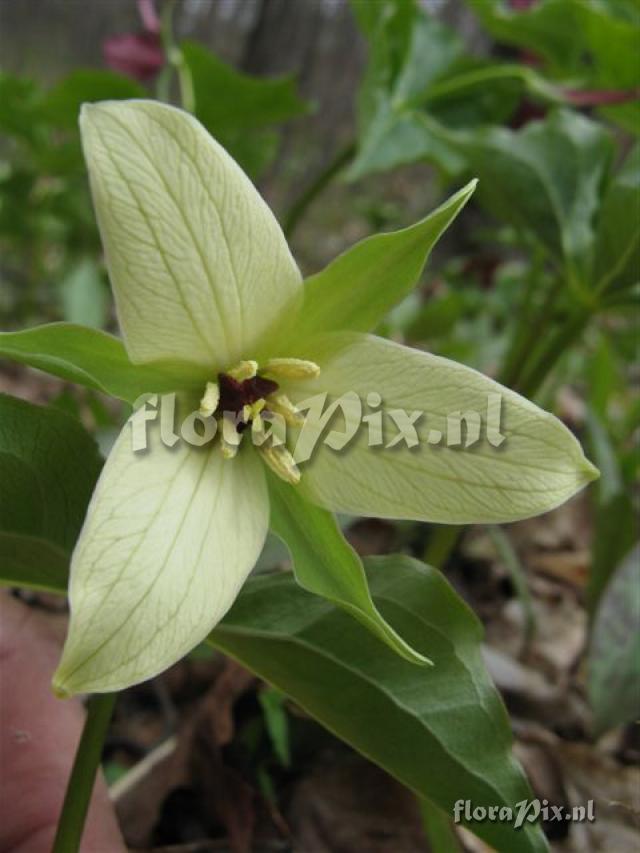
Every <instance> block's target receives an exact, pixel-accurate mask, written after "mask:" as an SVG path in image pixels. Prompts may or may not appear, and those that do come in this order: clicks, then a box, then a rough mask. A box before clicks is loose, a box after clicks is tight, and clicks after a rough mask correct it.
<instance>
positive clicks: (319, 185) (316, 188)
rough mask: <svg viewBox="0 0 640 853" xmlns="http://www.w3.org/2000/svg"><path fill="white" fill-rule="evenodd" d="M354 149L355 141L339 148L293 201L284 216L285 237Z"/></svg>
mask: <svg viewBox="0 0 640 853" xmlns="http://www.w3.org/2000/svg"><path fill="white" fill-rule="evenodd" d="M355 150H356V144H355V142H350V143H349V144H348V145H345V147H344V148H341V149H340V150H339V151H338V153H337V154H336V156H335V157H334V158H333V160H331V162H330V163H329V164H328V165H327V166H326V168H324V169H323V170H322V172H320V174H319V175H318V177H317V178H316V179H315V181H314V182H313V183H312V184H310V185H309V186H308V187H307V189H306V190H305V191H304V192H303V193H302V195H301V196H299V198H298V199H297V200H296V201H294V203H293V204H292V206H291V208H290V209H289V212H288V213H287V214H286V216H285V217H284V225H283V231H284V233H285V237H287V238H290V237H291V235H292V234H293V232H294V230H295V228H296V226H297V224H298V222H299V221H300V219H301V218H302V216H303V215H304V214H305V213H306V211H307V208H308V207H309V206H310V205H311V204H312V202H314V201H315V199H316V198H317V197H318V196H319V195H320V193H321V192H322V191H323V190H324V188H325V187H326V186H327V184H329V183H330V182H331V181H332V180H333V178H334V177H335V176H336V175H337V174H338V173H339V172H341V171H342V169H343V168H344V167H345V166H346V165H347V163H348V162H349V160H351V158H352V157H353V155H354V153H355Z"/></svg>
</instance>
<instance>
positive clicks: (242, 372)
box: [227, 361, 258, 382]
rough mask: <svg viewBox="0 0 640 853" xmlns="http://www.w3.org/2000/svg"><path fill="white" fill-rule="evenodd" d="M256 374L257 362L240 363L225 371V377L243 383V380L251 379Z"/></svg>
mask: <svg viewBox="0 0 640 853" xmlns="http://www.w3.org/2000/svg"><path fill="white" fill-rule="evenodd" d="M257 372H258V362H257V361H241V362H240V363H239V364H236V366H235V367H234V368H232V369H231V370H228V371H227V376H231V378H232V379H235V380H236V382H244V380H245V379H253V377H254V376H255V375H256V374H257Z"/></svg>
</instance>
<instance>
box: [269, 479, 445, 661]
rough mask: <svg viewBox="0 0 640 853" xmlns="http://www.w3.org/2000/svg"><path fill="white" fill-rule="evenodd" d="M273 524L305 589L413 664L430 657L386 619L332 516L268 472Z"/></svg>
mask: <svg viewBox="0 0 640 853" xmlns="http://www.w3.org/2000/svg"><path fill="white" fill-rule="evenodd" d="M269 496H270V500H271V522H270V525H271V529H272V530H273V531H274V532H275V533H276V534H277V535H278V536H279V537H280V538H281V539H282V541H283V542H285V544H286V545H287V547H288V548H289V551H290V553H291V556H292V558H293V569H294V573H295V577H296V580H297V581H298V583H299V584H300V585H301V586H302V587H304V588H305V589H306V590H308V591H309V592H313V593H315V594H316V595H320V596H322V598H326V599H328V600H329V601H331V602H333V603H334V604H337V605H338V606H339V607H342V608H343V609H344V610H346V611H347V613H350V614H351V615H352V616H354V617H355V618H356V619H358V620H359V621H360V622H361V623H362V624H363V625H364V626H365V627H366V628H367V629H368V630H369V631H372V632H373V633H374V634H375V635H376V636H378V637H379V638H380V639H381V640H382V641H383V642H384V643H386V644H387V645H388V646H389V648H391V649H393V650H394V652H395V653H396V654H399V655H402V657H404V658H406V659H407V660H409V661H411V662H412V663H414V664H426V663H430V661H429V659H428V658H425V657H424V655H422V654H420V653H419V652H416V651H415V649H413V648H412V647H411V646H409V645H408V644H407V643H406V642H405V641H404V640H403V639H402V637H401V636H399V635H398V634H397V633H396V632H395V631H394V630H393V628H391V626H390V625H389V624H388V623H387V622H385V620H384V619H383V618H382V616H381V615H380V613H379V611H378V610H377V609H376V606H375V604H374V603H373V601H372V600H371V593H370V592H369V588H368V586H367V578H366V575H365V573H364V569H363V567H362V562H361V560H360V557H359V556H358V555H357V554H356V552H355V551H354V550H353V548H352V547H351V545H349V543H348V542H347V541H346V539H345V538H344V536H343V535H342V533H341V531H340V528H339V527H338V524H337V522H336V520H335V517H334V516H333V515H332V514H331V513H329V512H326V510H323V509H320V508H319V507H315V506H313V505H312V504H309V503H307V502H306V501H305V500H303V499H302V497H301V496H300V494H299V493H298V492H297V491H296V489H295V488H293V487H292V486H289V485H288V484H286V483H283V482H282V481H281V480H279V479H277V478H276V477H273V476H270V477H269Z"/></svg>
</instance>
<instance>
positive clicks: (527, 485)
mask: <svg viewBox="0 0 640 853" xmlns="http://www.w3.org/2000/svg"><path fill="white" fill-rule="evenodd" d="M308 357H309V358H312V359H313V360H314V361H316V363H317V364H319V365H320V367H321V374H320V376H319V377H318V379H314V380H311V381H306V382H301V383H298V385H297V387H296V388H295V389H288V390H289V393H290V394H291V395H292V398H293V399H294V401H296V402H298V403H299V404H301V406H302V407H303V408H308V403H307V405H305V404H304V401H305V400H307V401H308V400H313V398H314V397H315V398H318V397H317V395H323V394H327V392H328V395H327V397H326V400H325V401H324V409H323V411H325V412H326V411H327V409H328V407H329V405H330V404H332V403H333V402H335V401H337V400H339V399H343V401H344V402H343V404H342V406H341V407H340V408H339V409H338V410H336V411H335V412H334V415H333V419H332V421H331V422H330V423H329V424H327V425H324V427H323V424H322V420H321V418H317V417H316V415H314V414H312V413H313V412H314V408H313V406H312V408H311V409H310V414H309V415H308V416H307V420H306V423H305V425H304V427H303V428H302V430H301V431H300V436H299V439H298V441H297V442H296V444H295V449H294V455H295V456H296V458H297V459H298V460H299V462H300V464H301V472H302V480H301V483H300V486H299V487H298V488H299V489H301V490H302V491H303V493H304V494H305V496H306V497H308V498H309V499H310V500H312V501H314V502H316V503H319V504H320V505H321V506H324V507H325V508H327V509H330V510H332V511H335V512H345V513H349V514H353V515H365V516H377V517H386V518H403V519H416V520H420V521H431V522H437V523H444V524H474V523H502V522H508V521H515V520H516V519H519V518H526V517H528V516H533V515H538V514H540V513H542V512H547V511H548V510H551V509H554V508H555V507H557V506H559V505H560V504H562V503H564V501H566V500H567V499H568V498H570V497H571V496H572V495H574V494H575V493H576V492H577V491H579V490H580V489H582V488H583V487H584V486H586V485H587V483H589V482H590V481H591V480H593V479H594V478H595V477H597V476H598V472H597V471H596V469H595V468H594V467H593V465H591V463H590V462H589V461H588V460H587V459H586V458H585V457H584V454H583V452H582V449H581V447H580V444H579V443H578V441H577V440H576V439H575V437H574V436H573V435H572V434H571V433H570V432H569V430H568V429H567V428H566V427H565V426H564V425H563V424H562V423H561V422H560V421H559V420H558V419H557V418H555V417H554V416H553V415H551V414H549V413H548V412H545V411H543V410H542V409H539V408H538V407H537V406H535V405H534V404H533V403H531V402H529V401H528V400H526V399H525V398H524V397H521V396H520V395H519V394H516V393H515V392H513V391H510V390H509V389H508V388H505V387H504V386H502V385H499V384H498V383H497V382H494V381H493V380H491V379H489V378H487V377H486V376H483V375H482V374H481V373H477V372H476V371H475V370H472V369H471V368H468V367H465V366H463V365H461V364H458V363H456V362H453V361H449V360H448V359H445V358H441V357H439V356H435V355H431V354H430V353H426V352H419V351H418V350H414V349H409V348H407V347H404V346H400V345H399V344H396V343H393V342H391V341H387V340H384V339H382V338H377V337H373V336H371V335H360V334H338V335H327V336H325V338H324V339H323V340H321V339H318V341H317V343H316V344H310V346H309V348H308ZM370 395H373V396H370ZM318 399H319V400H320V402H322V401H323V397H322V396H320V397H319V398H318ZM354 401H355V402H354ZM358 401H359V402H358ZM376 403H377V405H376ZM315 405H316V404H314V406H315ZM340 409H342V413H341V410H340ZM372 412H379V413H380V414H381V415H382V418H381V429H378V427H377V426H376V425H375V424H372V423H371V422H369V423H365V422H362V420H361V419H362V416H363V415H365V414H371V413H372ZM416 413H417V414H416ZM394 414H395V418H394ZM402 415H404V417H400V416H402ZM414 415H415V417H416V420H415V422H414V423H413V425H412V429H407V425H406V423H405V420H406V419H409V418H410V417H411V416H414ZM398 418H400V419H399V420H398ZM492 424H493V426H492ZM413 430H415V435H414V434H413ZM330 431H332V432H333V433H334V437H333V438H332V443H333V444H334V447H335V446H336V438H337V439H338V447H339V438H340V436H345V437H350V439H349V441H348V443H347V444H346V446H344V447H342V448H341V449H333V448H332V447H331V446H330V445H329V444H327V443H326V442H325V440H324V439H325V438H326V437H327V433H328V432H330ZM498 433H499V434H498ZM403 434H404V436H405V437H406V438H403ZM318 437H320V440H319V441H317V443H316V439H318ZM502 437H504V439H503V440H502ZM345 440H346V438H345ZM370 441H373V442H374V444H373V445H370V443H369V442H370ZM394 442H395V444H394ZM468 442H470V445H469V446H467V443H468ZM492 444H493V446H492ZM389 445H391V446H389ZM496 445H497V446H496ZM305 459H308V461H307V462H305V461H304V460H305Z"/></svg>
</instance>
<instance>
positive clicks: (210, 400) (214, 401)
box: [200, 382, 220, 417]
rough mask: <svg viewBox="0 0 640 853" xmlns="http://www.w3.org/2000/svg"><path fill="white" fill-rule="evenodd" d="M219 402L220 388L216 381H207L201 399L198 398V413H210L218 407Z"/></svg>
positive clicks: (207, 414) (205, 415)
mask: <svg viewBox="0 0 640 853" xmlns="http://www.w3.org/2000/svg"><path fill="white" fill-rule="evenodd" d="M219 402H220V388H218V383H217V382H207V387H206V388H205V390H204V394H203V396H202V400H200V414H201V415H203V416H204V417H208V416H209V415H212V414H213V413H214V412H215V410H216V409H217V408H218V403H219Z"/></svg>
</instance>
